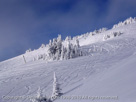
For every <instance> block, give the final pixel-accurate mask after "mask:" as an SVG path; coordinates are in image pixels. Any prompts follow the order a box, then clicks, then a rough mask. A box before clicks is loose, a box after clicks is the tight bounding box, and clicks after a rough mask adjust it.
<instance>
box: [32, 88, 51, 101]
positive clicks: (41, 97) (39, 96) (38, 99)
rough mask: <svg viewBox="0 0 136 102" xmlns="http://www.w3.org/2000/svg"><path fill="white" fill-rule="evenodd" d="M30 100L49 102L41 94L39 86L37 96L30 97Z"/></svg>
mask: <svg viewBox="0 0 136 102" xmlns="http://www.w3.org/2000/svg"><path fill="white" fill-rule="evenodd" d="M32 102H51V101H50V99H48V98H47V97H46V96H43V93H42V90H41V88H40V87H39V89H38V91H37V96H36V98H35V99H32Z"/></svg>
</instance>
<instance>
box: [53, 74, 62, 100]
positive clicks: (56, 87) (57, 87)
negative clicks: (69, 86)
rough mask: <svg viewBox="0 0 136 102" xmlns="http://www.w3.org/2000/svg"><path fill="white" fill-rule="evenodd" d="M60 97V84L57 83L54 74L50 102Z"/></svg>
mask: <svg viewBox="0 0 136 102" xmlns="http://www.w3.org/2000/svg"><path fill="white" fill-rule="evenodd" d="M61 95H62V93H61V88H60V84H59V83H58V80H57V77H56V74H55V72H54V81H53V92H52V97H51V98H52V100H55V99H56V98H57V97H60V96H61Z"/></svg>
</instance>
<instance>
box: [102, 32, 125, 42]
mask: <svg viewBox="0 0 136 102" xmlns="http://www.w3.org/2000/svg"><path fill="white" fill-rule="evenodd" d="M121 34H123V33H122V32H112V33H110V34H107V35H104V37H103V40H104V41H105V40H108V39H112V38H114V37H117V36H120V35H121Z"/></svg>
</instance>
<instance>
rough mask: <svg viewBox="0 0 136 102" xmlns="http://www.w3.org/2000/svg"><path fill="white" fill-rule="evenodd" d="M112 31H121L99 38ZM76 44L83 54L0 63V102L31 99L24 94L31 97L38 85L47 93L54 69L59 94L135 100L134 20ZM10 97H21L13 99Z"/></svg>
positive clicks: (19, 57) (84, 100) (114, 101)
mask: <svg viewBox="0 0 136 102" xmlns="http://www.w3.org/2000/svg"><path fill="white" fill-rule="evenodd" d="M112 32H121V33H122V34H121V35H120V36H117V37H114V38H113V37H110V38H109V39H107V40H103V38H104V36H105V35H112V34H113V33H112ZM79 43H80V44H81V45H82V46H81V49H82V50H83V51H84V53H86V56H82V57H78V58H74V59H70V60H62V61H52V62H46V61H45V60H36V61H29V62H27V63H25V62H24V59H23V57H22V56H23V55H20V56H18V57H15V58H12V59H9V60H7V61H4V62H0V102H31V101H30V100H29V99H28V97H27V96H35V95H36V92H37V89H38V88H39V87H41V89H42V91H43V94H44V95H45V94H46V95H47V96H50V95H51V93H52V83H53V73H54V72H56V76H57V78H58V81H59V83H60V84H61V88H62V92H63V93H64V95H63V96H66V97H67V96H71V97H72V96H78V95H79V96H92V97H93V96H98V97H101V96H103V97H105V96H110V97H112V96H118V99H117V100H114V99H112V100H109V99H107V100H105V99H95V100H93V101H97V102H99V101H100V102H101V101H103V102H110V101H112V102H116V101H117V102H135V101H136V97H135V95H136V90H135V89H136V74H135V73H136V68H135V66H136V64H135V62H136V23H131V24H128V25H124V26H119V27H116V28H114V29H111V30H107V31H105V32H102V33H100V34H96V35H95V36H92V38H91V37H87V38H86V39H85V38H84V37H83V38H82V39H79ZM33 53H35V52H33ZM37 53H38V51H37ZM3 96H5V97H3ZM13 96H14V97H19V96H22V97H20V98H19V99H18V100H16V99H14V97H13ZM26 97H27V98H26ZM8 98H10V99H8ZM55 101H56V102H64V101H65V102H72V101H74V102H80V101H81V102H87V101H88V102H91V101H92V100H89V99H81V100H79V99H74V100H72V99H70V100H69V99H57V100H55Z"/></svg>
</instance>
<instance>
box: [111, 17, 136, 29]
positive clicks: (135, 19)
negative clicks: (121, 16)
mask: <svg viewBox="0 0 136 102" xmlns="http://www.w3.org/2000/svg"><path fill="white" fill-rule="evenodd" d="M134 22H136V18H132V17H130V18H128V19H126V20H125V21H124V22H119V23H118V24H115V25H114V26H113V29H114V28H117V27H121V26H123V25H128V24H131V23H134Z"/></svg>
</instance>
